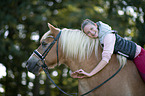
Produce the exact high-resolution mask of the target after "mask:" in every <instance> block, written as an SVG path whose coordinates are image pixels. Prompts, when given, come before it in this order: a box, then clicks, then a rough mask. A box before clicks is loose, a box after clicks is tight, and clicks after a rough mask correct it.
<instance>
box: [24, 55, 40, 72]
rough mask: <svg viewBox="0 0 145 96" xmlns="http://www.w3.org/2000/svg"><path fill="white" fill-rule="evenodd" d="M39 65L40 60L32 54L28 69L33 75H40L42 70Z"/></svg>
mask: <svg viewBox="0 0 145 96" xmlns="http://www.w3.org/2000/svg"><path fill="white" fill-rule="evenodd" d="M39 63H40V60H39V59H38V58H37V57H35V56H34V55H33V54H32V55H31V56H30V58H29V59H28V61H27V65H26V68H27V69H28V71H30V72H32V73H33V74H35V75H39V71H40V69H41V66H40V64H39Z"/></svg>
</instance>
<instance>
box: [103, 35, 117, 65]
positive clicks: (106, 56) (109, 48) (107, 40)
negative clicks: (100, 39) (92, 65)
mask: <svg viewBox="0 0 145 96" xmlns="http://www.w3.org/2000/svg"><path fill="white" fill-rule="evenodd" d="M115 41H116V38H115V34H113V33H112V34H107V35H106V36H105V37H104V48H103V52H102V60H104V61H106V62H107V63H108V62H109V60H110V59H111V56H112V54H113V51H114V46H115Z"/></svg>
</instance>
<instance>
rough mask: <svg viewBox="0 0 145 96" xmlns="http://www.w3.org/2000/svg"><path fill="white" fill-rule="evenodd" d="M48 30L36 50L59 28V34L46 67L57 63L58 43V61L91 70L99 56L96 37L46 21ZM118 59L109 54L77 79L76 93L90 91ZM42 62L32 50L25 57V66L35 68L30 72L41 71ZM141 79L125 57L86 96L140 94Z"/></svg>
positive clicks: (41, 50)
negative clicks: (103, 62) (86, 75)
mask: <svg viewBox="0 0 145 96" xmlns="http://www.w3.org/2000/svg"><path fill="white" fill-rule="evenodd" d="M48 27H49V29H50V30H49V31H48V32H46V33H45V34H44V35H43V36H42V38H41V40H40V46H39V47H38V48H37V52H39V53H40V54H42V53H44V51H45V49H46V48H47V47H48V46H49V45H50V43H51V42H52V41H53V38H50V37H52V36H53V37H54V38H55V37H56V36H57V34H59V32H60V31H61V35H60V38H59V41H58V45H57V43H55V44H54V46H53V47H52V49H51V50H50V51H49V53H48V54H46V57H45V59H44V62H45V63H46V65H47V66H48V68H54V67H55V66H56V65H57V54H56V49H57V47H58V53H59V54H58V58H59V62H58V63H59V64H65V65H67V66H68V67H69V68H70V70H71V71H72V72H74V71H76V70H78V69H83V70H85V71H86V72H91V70H93V68H94V67H95V66H97V64H98V63H99V61H100V60H101V54H102V47H101V45H100V44H99V41H98V39H91V38H89V37H88V36H86V35H85V34H84V33H83V32H81V30H78V29H67V28H64V29H62V30H60V29H59V28H55V27H54V26H53V25H51V24H50V23H48ZM120 64H121V63H120V62H119V61H118V59H117V55H116V54H113V55H112V57H111V60H110V61H109V64H108V65H107V66H106V67H105V68H103V69H102V70H101V71H100V72H99V73H97V74H95V75H94V76H92V77H89V78H82V79H78V95H82V94H84V93H85V92H88V91H90V90H91V89H93V88H94V87H96V86H98V85H99V84H101V83H102V82H103V81H105V80H107V79H108V78H109V77H110V76H112V75H113V74H114V73H115V72H116V71H117V70H118V69H119V68H120ZM36 65H42V62H41V61H40V60H39V57H38V56H37V55H36V54H34V53H33V54H32V55H31V56H30V57H29V59H28V61H27V68H28V69H32V68H33V69H35V71H34V73H36V74H38V73H40V72H41V71H42V69H41V66H37V67H36ZM144 95H145V83H144V81H143V80H142V79H141V77H140V75H139V72H138V70H137V68H136V66H135V64H134V63H133V61H131V60H127V61H126V64H124V67H123V68H122V69H121V71H120V72H119V73H118V74H117V75H116V76H114V77H113V78H112V79H111V80H109V81H108V82H107V83H105V84H104V85H103V86H101V87H99V88H97V89H96V90H94V91H92V92H90V93H89V94H87V95H86V96H144Z"/></svg>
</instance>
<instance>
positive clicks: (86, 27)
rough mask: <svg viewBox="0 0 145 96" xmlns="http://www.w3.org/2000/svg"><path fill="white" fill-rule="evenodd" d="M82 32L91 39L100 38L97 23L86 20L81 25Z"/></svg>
mask: <svg viewBox="0 0 145 96" xmlns="http://www.w3.org/2000/svg"><path fill="white" fill-rule="evenodd" d="M81 29H82V31H83V32H84V33H85V34H86V35H87V36H89V37H91V38H97V37H98V29H97V25H96V23H94V22H93V21H91V20H89V19H86V20H84V21H83V23H82V25H81Z"/></svg>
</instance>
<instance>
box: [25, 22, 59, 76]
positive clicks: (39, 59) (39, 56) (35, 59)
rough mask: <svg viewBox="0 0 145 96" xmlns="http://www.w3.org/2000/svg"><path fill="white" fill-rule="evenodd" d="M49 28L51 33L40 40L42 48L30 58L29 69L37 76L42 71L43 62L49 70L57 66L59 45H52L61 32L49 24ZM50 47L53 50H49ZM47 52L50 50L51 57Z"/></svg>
mask: <svg viewBox="0 0 145 96" xmlns="http://www.w3.org/2000/svg"><path fill="white" fill-rule="evenodd" d="M48 26H49V29H50V31H48V32H46V33H45V34H44V35H43V36H42V38H41V40H40V46H39V47H38V48H37V49H36V50H35V51H34V52H33V53H32V55H31V56H30V57H29V59H28V61H27V69H28V70H29V71H30V72H32V73H34V74H36V75H38V74H39V72H40V71H41V65H42V64H43V62H45V64H47V66H48V68H51V67H54V66H55V65H56V64H57V54H56V45H57V44H56V43H53V44H52V42H55V39H56V36H57V34H58V33H59V31H60V30H59V29H58V28H55V27H54V26H52V25H51V24H49V23H48ZM58 39H59V38H58ZM56 42H57V40H56ZM49 46H50V47H52V48H48V47H49ZM47 48H48V49H47ZM47 50H50V51H49V53H48V54H49V55H48V54H47V52H46V51H47ZM45 55H46V57H45Z"/></svg>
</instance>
